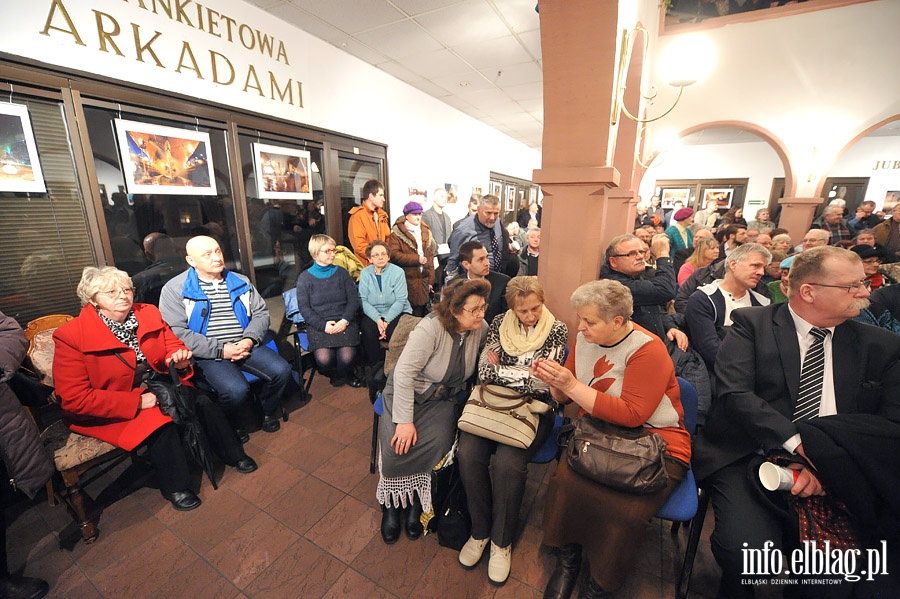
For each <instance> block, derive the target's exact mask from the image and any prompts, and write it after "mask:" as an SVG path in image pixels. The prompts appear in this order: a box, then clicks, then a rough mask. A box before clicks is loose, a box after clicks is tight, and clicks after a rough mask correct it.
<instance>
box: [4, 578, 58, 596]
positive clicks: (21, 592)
mask: <svg viewBox="0 0 900 599" xmlns="http://www.w3.org/2000/svg"><path fill="white" fill-rule="evenodd" d="M49 592H50V585H49V584H47V582H46V581H44V580H41V579H40V578H28V577H27V576H23V577H21V578H0V597H4V598H7V597H8V598H9V599H41V597H43V596H44V595H46V594H47V593H49Z"/></svg>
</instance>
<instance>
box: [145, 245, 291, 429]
mask: <svg viewBox="0 0 900 599" xmlns="http://www.w3.org/2000/svg"><path fill="white" fill-rule="evenodd" d="M185 250H186V251H187V263H188V264H189V265H190V266H191V267H190V268H189V269H188V270H186V271H185V272H183V273H182V274H180V275H178V276H177V277H175V278H173V279H171V280H170V281H169V282H168V283H166V285H165V287H163V290H162V294H161V295H160V300H159V309H160V312H162V315H163V318H164V319H165V321H166V323H168V325H169V326H170V327H172V330H173V331H174V332H175V334H176V335H177V336H178V338H179V339H181V340H182V341H183V342H184V344H185V345H187V347H188V349H190V350H191V351H192V352H193V353H194V360H195V362H196V366H197V368H198V369H199V370H200V372H201V373H202V374H203V376H204V378H205V379H206V380H207V381H208V382H209V384H210V385H211V386H212V387H213V388H214V389H215V391H216V395H217V397H218V401H219V403H220V404H221V405H222V409H223V410H225V412H226V414H229V415H233V414H234V413H235V411H236V409H237V408H238V407H239V406H240V405H241V404H242V403H243V402H244V401H245V400H246V399H247V395H248V394H249V393H250V384H249V383H248V382H247V379H246V378H244V375H243V373H242V371H243V372H248V373H250V374H253V375H255V376H256V377H258V378H260V379H261V380H262V385H263V389H262V394H261V396H262V408H263V423H262V429H263V430H264V431H266V432H267V433H274V432H275V431H277V430H278V429H279V428H280V427H281V425H280V423H279V421H278V417H277V416H276V413H277V412H278V410H279V406H280V401H281V398H282V396H283V395H284V394H285V391H286V390H287V387H288V384H289V383H290V380H291V366H290V364H288V363H287V362H286V361H285V360H284V359H283V358H282V357H281V356H279V355H278V353H277V352H274V351H272V350H271V349H269V348H268V347H266V346H265V345H263V344H262V342H263V338H264V336H265V334H266V332H267V331H268V330H269V309H268V308H267V307H266V303H265V301H263V299H262V297H261V296H260V294H259V292H257V290H256V289H254V287H253V285H251V284H250V281H249V280H248V279H247V277H245V276H243V275H239V274H237V273H234V272H231V271H229V270H226V269H225V260H224V258H223V256H222V249H221V248H220V247H219V243H218V242H217V241H216V240H215V239H213V238H212V237H206V236H202V235H201V236H198V237H192V238H191V239H189V240H188V242H187V246H186V247H185ZM237 432H238V436H240V437H242V440H244V439H245V438H246V437H247V435H246V433H245V432H244V431H242V430H240V429H238V431H237Z"/></svg>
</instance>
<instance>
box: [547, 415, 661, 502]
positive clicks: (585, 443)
mask: <svg viewBox="0 0 900 599" xmlns="http://www.w3.org/2000/svg"><path fill="white" fill-rule="evenodd" d="M566 434H568V435H571V436H570V437H569V439H568V443H567V444H566V461H567V462H568V464H569V467H570V468H572V470H574V471H575V472H577V473H578V474H580V475H582V476H584V477H586V478H589V479H591V480H593V481H595V482H598V483H600V484H602V485H606V486H607V487H611V488H613V489H617V490H619V491H625V492H626V493H634V494H636V495H649V494H651V493H656V492H657V491H659V490H661V489H664V488H665V486H666V485H667V484H668V482H669V475H668V474H667V473H666V465H665V450H666V442H665V440H663V438H662V437H660V436H659V434H657V433H654V432H653V431H651V430H650V429H648V428H646V427H643V426H639V427H636V428H627V427H624V426H618V425H615V424H610V423H609V422H606V421H604V420H600V419H598V418H593V417H591V416H587V415H585V416H581V417H579V418H576V419H575V420H573V421H572V424H570V425H566V426H565V427H563V428H562V429H561V430H560V435H561V436H562V435H566Z"/></svg>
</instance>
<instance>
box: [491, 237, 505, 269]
mask: <svg viewBox="0 0 900 599" xmlns="http://www.w3.org/2000/svg"><path fill="white" fill-rule="evenodd" d="M502 263H503V254H502V253H501V252H500V240H499V239H497V235H496V234H495V233H494V230H493V229H491V270H495V271H497V272H500V265H501V264H502Z"/></svg>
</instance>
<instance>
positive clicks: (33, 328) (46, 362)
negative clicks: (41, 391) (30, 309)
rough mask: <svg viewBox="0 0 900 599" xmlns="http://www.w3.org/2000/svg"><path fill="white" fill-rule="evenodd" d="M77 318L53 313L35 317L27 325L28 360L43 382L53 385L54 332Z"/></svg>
mask: <svg viewBox="0 0 900 599" xmlns="http://www.w3.org/2000/svg"><path fill="white" fill-rule="evenodd" d="M73 318H75V317H74V316H70V315H69V314H51V315H50V316H42V317H41V318H35V319H34V320H32V321H31V322H29V323H28V326H27V327H25V338H26V339H27V340H28V354H27V355H28V360H29V361H30V362H31V367H32V368H33V369H34V372H35V374H37V375H38V376H39V377H40V379H41V382H42V383H44V384H45V385H48V386H50V387H53V386H54V385H53V352H54V351H55V349H56V345H55V343H54V342H53V332H54V331H55V330H56V329H57V328H59V327H60V326H61V325H63V324H65V323H67V322H69V321H70V320H72V319H73Z"/></svg>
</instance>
